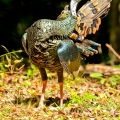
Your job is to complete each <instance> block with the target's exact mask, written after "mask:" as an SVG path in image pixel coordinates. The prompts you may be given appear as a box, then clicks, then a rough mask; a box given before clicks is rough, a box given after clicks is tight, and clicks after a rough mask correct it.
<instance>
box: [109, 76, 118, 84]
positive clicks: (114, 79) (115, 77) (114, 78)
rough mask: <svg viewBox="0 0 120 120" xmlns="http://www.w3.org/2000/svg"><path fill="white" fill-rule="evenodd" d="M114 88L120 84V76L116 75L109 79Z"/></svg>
mask: <svg viewBox="0 0 120 120" xmlns="http://www.w3.org/2000/svg"><path fill="white" fill-rule="evenodd" d="M108 80H109V81H110V84H111V85H112V86H116V85H117V84H119V83H120V75H114V76H111V77H109V78H108Z"/></svg>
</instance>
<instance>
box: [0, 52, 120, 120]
mask: <svg viewBox="0 0 120 120" xmlns="http://www.w3.org/2000/svg"><path fill="white" fill-rule="evenodd" d="M12 54H13V53H12ZM2 57H6V55H3V56H2ZM7 58H8V59H10V60H11V61H10V60H9V61H10V63H9V62H8V61H6V62H3V61H1V62H0V63H1V64H0V68H1V70H0V120H18V119H21V120H22V119H23V120H43V119H45V120H94V119H95V120H102V119H104V120H120V76H119V75H111V76H109V77H106V76H103V75H102V74H100V73H92V74H91V75H90V76H89V79H87V78H85V77H83V76H82V77H81V75H79V76H78V77H77V78H76V79H75V80H72V76H71V75H68V74H67V73H66V72H64V76H65V77H64V105H63V108H60V107H59V85H58V83H57V75H56V73H51V72H49V71H47V74H48V77H49V80H48V85H47V90H46V94H45V106H40V107H39V108H37V106H38V104H39V100H40V94H41V86H42V82H41V78H40V74H39V70H38V69H37V68H36V67H35V66H33V65H31V66H30V67H29V68H28V69H27V70H25V71H24V69H19V71H17V70H18V69H16V67H17V66H16V64H13V63H12V60H13V61H14V60H17V59H18V58H14V57H13V56H12V57H11V58H10V56H9V55H8V57H7ZM8 59H6V60H8ZM20 62H22V61H19V62H18V63H20ZM7 64H10V65H12V66H13V65H14V70H13V69H12V70H13V71H11V69H8V68H6V67H5V65H7ZM21 66H22V65H21ZM10 68H11V67H10ZM16 71H17V72H16ZM9 73H10V74H9ZM103 80H104V81H103Z"/></svg>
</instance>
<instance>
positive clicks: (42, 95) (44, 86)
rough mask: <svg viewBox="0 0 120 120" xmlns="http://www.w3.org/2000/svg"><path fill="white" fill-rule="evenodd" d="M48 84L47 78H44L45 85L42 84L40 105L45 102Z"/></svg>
mask: <svg viewBox="0 0 120 120" xmlns="http://www.w3.org/2000/svg"><path fill="white" fill-rule="evenodd" d="M46 85H47V80H44V81H43V86H42V94H41V98H40V105H43V104H44V96H45V89H46Z"/></svg>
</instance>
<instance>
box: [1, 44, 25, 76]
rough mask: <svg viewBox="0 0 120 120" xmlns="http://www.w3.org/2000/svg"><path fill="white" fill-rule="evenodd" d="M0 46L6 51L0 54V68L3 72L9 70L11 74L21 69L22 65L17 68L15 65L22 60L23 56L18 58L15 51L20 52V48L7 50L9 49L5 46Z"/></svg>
mask: <svg viewBox="0 0 120 120" xmlns="http://www.w3.org/2000/svg"><path fill="white" fill-rule="evenodd" d="M1 46H2V47H3V48H4V49H5V51H6V52H7V53H6V54H3V55H1V56H0V60H1V61H2V62H0V69H1V70H2V71H3V72H6V71H9V72H10V73H11V74H12V73H14V72H15V71H19V70H21V69H22V68H23V66H24V65H22V66H20V67H19V68H18V67H17V65H18V64H19V63H21V62H22V60H23V58H21V59H19V56H18V55H17V53H21V52H22V50H17V51H13V52H9V50H8V49H7V48H6V47H5V46H3V45H1Z"/></svg>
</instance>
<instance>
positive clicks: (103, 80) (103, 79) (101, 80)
mask: <svg viewBox="0 0 120 120" xmlns="http://www.w3.org/2000/svg"><path fill="white" fill-rule="evenodd" d="M90 77H91V78H96V79H99V80H100V83H101V84H104V83H105V81H106V79H105V78H104V77H103V75H102V74H101V73H97V72H94V73H91V74H90Z"/></svg>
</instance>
